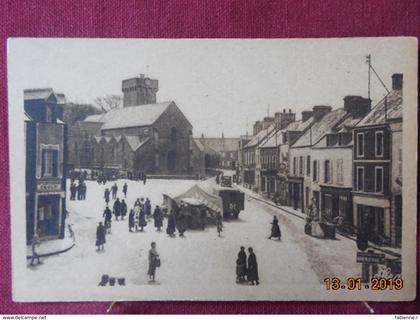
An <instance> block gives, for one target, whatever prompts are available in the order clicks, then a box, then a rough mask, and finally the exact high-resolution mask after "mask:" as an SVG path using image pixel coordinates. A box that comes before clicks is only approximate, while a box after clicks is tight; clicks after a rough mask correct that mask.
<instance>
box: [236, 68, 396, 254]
mask: <svg viewBox="0 0 420 320" xmlns="http://www.w3.org/2000/svg"><path fill="white" fill-rule="evenodd" d="M402 89H403V75H402V74H394V75H393V76H392V91H391V92H389V93H388V94H387V95H386V96H385V97H384V98H383V99H382V100H381V101H379V102H378V103H377V104H376V105H375V106H372V105H371V100H370V99H367V98H363V97H360V96H346V97H345V98H344V102H343V107H341V108H338V109H334V110H333V109H332V108H331V106H324V105H320V106H314V107H313V108H312V110H308V111H304V112H302V116H301V119H300V120H296V115H295V113H293V112H292V111H291V110H290V109H289V110H288V111H286V110H283V112H277V113H275V115H274V117H266V118H264V119H263V120H262V121H257V122H256V123H255V125H254V130H253V136H251V137H249V136H244V137H241V139H240V141H239V150H240V153H239V158H238V161H239V171H240V174H241V176H242V181H243V184H244V186H245V187H248V188H250V189H253V190H254V191H256V192H259V193H261V194H263V195H265V196H267V197H269V198H275V199H276V201H278V202H279V203H280V204H282V205H286V206H292V207H293V208H294V209H297V210H300V211H302V212H305V213H308V211H309V209H308V208H310V207H312V206H313V207H315V208H316V210H314V211H313V212H314V213H315V214H316V215H317V216H316V217H315V218H317V219H321V220H325V221H330V222H332V221H337V219H340V221H341V222H342V226H345V227H349V229H350V230H351V229H353V230H355V229H356V228H360V227H362V224H366V225H363V226H364V227H367V228H368V230H369V234H370V241H372V242H374V243H376V244H380V245H389V246H393V247H400V246H401V226H402V195H401V191H402V150H401V147H402V113H403V96H402Z"/></svg>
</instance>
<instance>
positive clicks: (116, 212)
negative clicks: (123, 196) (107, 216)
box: [113, 198, 121, 221]
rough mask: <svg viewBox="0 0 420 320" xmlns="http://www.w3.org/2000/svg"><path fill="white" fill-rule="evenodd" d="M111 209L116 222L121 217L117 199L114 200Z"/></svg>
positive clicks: (119, 204)
mask: <svg viewBox="0 0 420 320" xmlns="http://www.w3.org/2000/svg"><path fill="white" fill-rule="evenodd" d="M113 209H114V215H115V220H117V221H118V218H119V217H120V215H121V202H120V199H119V198H117V200H115V202H114V207H113Z"/></svg>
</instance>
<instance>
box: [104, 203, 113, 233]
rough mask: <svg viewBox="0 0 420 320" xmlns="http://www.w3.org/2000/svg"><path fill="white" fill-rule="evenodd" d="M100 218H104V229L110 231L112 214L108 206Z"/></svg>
mask: <svg viewBox="0 0 420 320" xmlns="http://www.w3.org/2000/svg"><path fill="white" fill-rule="evenodd" d="M102 216H103V217H105V228H106V229H111V220H112V212H111V210H110V209H109V207H108V206H106V208H105V210H104V213H103V215H102Z"/></svg>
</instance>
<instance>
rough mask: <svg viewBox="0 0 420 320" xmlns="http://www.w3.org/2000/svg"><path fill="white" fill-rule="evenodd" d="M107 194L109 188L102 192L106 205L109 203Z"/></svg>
mask: <svg viewBox="0 0 420 320" xmlns="http://www.w3.org/2000/svg"><path fill="white" fill-rule="evenodd" d="M109 194H110V192H109V189H108V188H106V189H105V192H104V199H105V202H106V205H107V206H108V203H109Z"/></svg>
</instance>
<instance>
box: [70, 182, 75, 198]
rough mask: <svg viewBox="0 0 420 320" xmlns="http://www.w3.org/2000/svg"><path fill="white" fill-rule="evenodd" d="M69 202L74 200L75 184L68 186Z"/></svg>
mask: <svg viewBox="0 0 420 320" xmlns="http://www.w3.org/2000/svg"><path fill="white" fill-rule="evenodd" d="M70 200H76V184H75V183H74V182H72V184H71V185H70Z"/></svg>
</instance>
